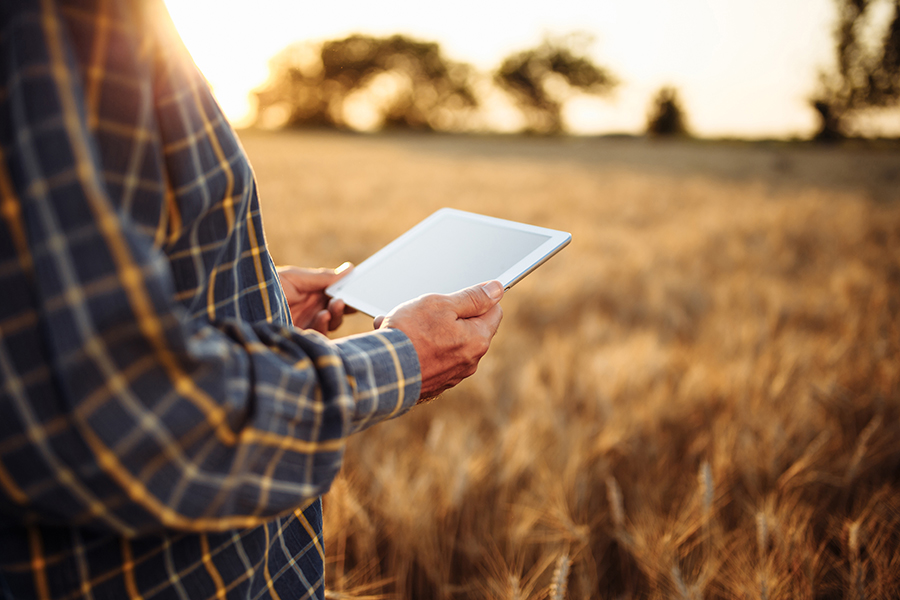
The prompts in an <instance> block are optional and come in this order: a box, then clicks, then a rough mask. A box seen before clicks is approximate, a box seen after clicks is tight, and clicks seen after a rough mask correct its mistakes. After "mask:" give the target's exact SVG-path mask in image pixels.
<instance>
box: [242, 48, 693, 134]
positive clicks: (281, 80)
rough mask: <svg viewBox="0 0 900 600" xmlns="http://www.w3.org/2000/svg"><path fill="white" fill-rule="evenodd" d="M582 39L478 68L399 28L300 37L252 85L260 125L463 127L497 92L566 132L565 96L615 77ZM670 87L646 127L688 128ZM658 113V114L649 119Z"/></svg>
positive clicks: (530, 119)
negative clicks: (257, 85)
mask: <svg viewBox="0 0 900 600" xmlns="http://www.w3.org/2000/svg"><path fill="white" fill-rule="evenodd" d="M589 44H590V40H589V38H587V37H586V36H583V35H568V36H564V37H557V38H546V39H545V40H544V41H543V42H541V43H540V44H539V45H538V46H536V47H534V48H529V49H526V50H522V51H520V52H515V53H513V54H511V55H510V56H507V57H506V58H504V59H503V60H502V61H501V62H500V64H499V65H498V66H497V68H496V69H494V70H493V71H491V72H490V73H482V72H479V71H478V70H477V69H475V68H474V67H472V66H471V65H469V64H466V63H461V62H456V61H453V60H450V59H449V58H447V57H446V56H445V55H444V53H443V51H442V50H441V48H440V46H439V45H438V44H437V43H435V42H428V41H420V40H415V39H412V38H409V37H406V36H402V35H394V36H390V37H373V36H368V35H361V34H356V35H351V36H349V37H347V38H344V39H340V40H330V41H326V42H323V43H320V44H312V43H308V42H302V43H298V44H294V45H292V46H290V47H288V48H286V49H285V50H283V51H282V52H281V53H279V54H278V55H277V56H276V57H275V58H274V59H273V60H272V64H271V68H272V75H271V77H270V79H269V81H268V83H267V84H266V85H265V86H263V87H262V88H261V89H259V90H256V91H255V92H254V94H255V96H256V99H257V107H258V108H257V110H258V123H261V124H269V125H272V124H278V125H281V126H286V127H327V128H336V129H348V130H383V129H398V128H399V129H413V130H425V131H469V130H473V129H478V128H479V127H483V126H484V110H485V104H487V103H488V102H490V99H491V98H492V97H494V98H496V94H498V93H500V94H504V95H505V96H506V98H507V99H508V101H509V103H510V104H511V105H512V106H513V107H515V108H516V109H517V110H518V111H519V113H520V114H521V117H522V122H523V123H524V126H523V129H524V130H525V131H527V132H530V133H536V134H557V133H565V132H566V131H567V126H566V123H565V120H564V118H563V108H564V106H565V103H566V102H567V101H568V100H570V99H571V98H572V97H574V96H575V95H577V94H588V95H593V96H606V95H608V94H609V93H610V92H611V91H612V90H613V89H614V88H615V87H616V85H617V83H618V79H617V78H616V76H615V75H613V74H612V73H611V72H610V70H609V69H608V68H606V67H603V66H600V65H598V64H596V63H595V62H594V61H593V60H592V59H591V58H590V57H589V56H588V54H587V52H586V50H587V47H588V45H589ZM682 112H683V111H682V109H681V107H680V105H679V104H678V99H677V94H676V92H675V91H674V90H673V89H671V88H665V89H663V90H661V92H660V95H659V97H658V98H657V99H656V106H655V107H654V108H653V109H652V110H651V117H650V124H649V126H648V129H649V130H650V131H652V132H654V133H656V134H662V135H665V134H684V133H686V132H687V128H686V126H685V120H684V117H683V114H682ZM652 115H656V116H652Z"/></svg>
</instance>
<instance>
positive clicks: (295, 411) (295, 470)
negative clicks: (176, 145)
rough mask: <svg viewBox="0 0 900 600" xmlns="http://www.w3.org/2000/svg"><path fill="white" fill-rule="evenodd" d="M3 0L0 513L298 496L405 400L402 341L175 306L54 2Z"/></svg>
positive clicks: (200, 527) (166, 269) (163, 515)
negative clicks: (103, 138)
mask: <svg viewBox="0 0 900 600" xmlns="http://www.w3.org/2000/svg"><path fill="white" fill-rule="evenodd" d="M13 4H16V3H13ZM20 4H21V3H20ZM43 5H44V7H45V8H46V6H48V5H49V3H48V2H44V3H43ZM2 10H6V9H2ZM10 13H11V14H2V15H0V17H2V19H0V22H3V23H5V25H4V31H3V35H2V36H0V40H2V42H0V43H2V48H0V62H2V64H0V86H2V94H0V192H2V196H0V198H2V220H0V223H2V230H0V237H2V238H4V239H3V243H0V251H2V252H4V254H3V255H2V256H0V289H2V292H0V294H2V298H0V378H2V381H0V384H2V389H0V394H2V395H0V509H3V512H6V513H7V514H9V512H10V511H12V512H13V513H14V514H18V515H20V516H22V517H25V516H27V517H28V518H29V519H35V518H36V519H38V520H39V521H41V522H46V523H51V524H54V523H56V524H66V525H77V526H81V527H89V528H94V529H100V530H110V531H114V532H117V533H119V534H122V535H135V534H137V533H139V532H146V531H152V530H155V529H158V528H160V527H165V528H172V529H181V530H189V531H221V530H226V529H235V528H243V527H251V526H255V525H258V524H260V523H262V522H265V521H268V520H270V519H271V518H272V517H273V516H275V515H279V514H282V513H286V512H289V511H293V510H296V509H297V508H301V507H303V506H304V505H306V504H308V503H309V502H311V501H313V500H314V499H315V498H316V497H318V496H319V495H321V494H322V493H324V492H325V491H326V490H327V489H328V487H329V485H330V483H331V481H332V479H333V478H334V476H335V475H336V473H337V472H338V470H339V468H340V464H341V458H342V453H343V450H344V446H345V443H346V439H347V437H348V436H349V435H350V434H352V433H354V432H356V431H360V430H362V429H364V428H365V427H367V426H369V425H371V424H374V423H377V422H380V421H383V420H385V419H387V418H390V417H393V416H396V415H399V414H401V413H403V412H404V411H406V410H408V409H409V408H410V407H411V406H412V405H413V404H415V402H416V400H417V398H418V395H419V391H420V386H421V383H420V373H419V364H418V359H417V357H416V353H415V350H414V348H413V346H412V344H411V342H410V341H409V339H408V338H407V337H406V336H405V335H404V334H403V333H402V332H400V331H397V330H383V331H376V332H371V333H368V334H363V335H358V336H352V337H348V338H344V339H340V340H337V341H331V340H329V339H328V338H326V337H325V336H322V335H320V334H318V333H315V332H306V331H301V330H298V329H295V328H292V327H290V326H286V325H279V324H276V323H272V322H266V321H264V320H262V321H259V322H249V321H247V320H245V319H240V318H227V317H226V318H211V319H204V318H199V319H198V318H195V315H193V314H190V313H189V311H187V310H186V309H185V307H184V306H183V305H182V304H181V303H179V302H178V301H176V296H177V293H176V289H175V287H174V285H173V272H172V266H171V261H170V260H169V257H168V256H167V255H166V254H165V253H164V252H163V251H162V250H161V248H160V244H159V240H158V239H157V237H158V236H156V231H157V230H155V229H153V228H148V227H147V226H146V225H145V224H142V223H141V221H140V219H139V218H137V217H135V216H134V215H135V214H137V212H138V210H139V208H140V207H138V208H132V207H128V206H125V205H123V203H122V199H121V193H120V189H119V188H117V187H115V186H114V185H112V184H111V183H110V182H111V181H115V178H113V177H112V176H111V175H110V173H108V172H105V170H107V169H108V168H109V167H108V162H109V161H106V162H104V161H103V160H101V158H100V156H101V151H100V150H99V149H98V144H97V137H96V132H97V129H98V128H97V125H96V123H92V122H91V121H92V112H91V105H90V99H91V98H90V95H91V89H90V77H89V75H90V73H87V74H85V73H83V72H81V71H80V70H79V67H78V66H77V65H76V64H75V63H74V59H73V58H72V55H71V52H69V51H68V50H67V46H66V44H67V43H68V41H71V40H69V38H67V34H64V33H65V32H63V31H61V25H60V20H59V15H58V14H57V13H55V12H54V11H53V10H49V11H48V10H44V11H43V12H42V13H38V12H31V13H28V12H27V11H26V12H25V13H21V14H12V13H14V11H12V10H10ZM77 17H78V15H75V17H73V18H75V19H77ZM67 40H68V41H67ZM86 99H87V100H86ZM103 101H104V99H103V98H100V100H99V102H101V103H102V102H103ZM151 112H152V111H151ZM151 116H152V114H151ZM144 141H147V144H145V146H144V147H145V149H146V152H153V151H155V152H158V153H162V151H163V149H162V147H161V145H160V144H159V143H156V144H154V143H151V142H152V141H153V140H144ZM144 158H146V157H144ZM159 160H160V161H164V159H163V158H159ZM144 162H146V161H144ZM142 164H143V163H142ZM127 175H128V173H127V172H126V173H125V183H127ZM126 187H127V186H126ZM122 189H124V188H122ZM165 193H166V192H165V190H164V189H160V190H159V194H158V203H159V205H160V206H163V205H165V204H166V202H167V201H169V199H167V198H166V197H165ZM151 195H152V194H151ZM144 208H146V207H144ZM141 210H143V209H141ZM260 243H261V244H264V241H261V242H260ZM246 251H247V250H244V251H243V252H246ZM249 252H250V254H251V255H252V254H253V249H250V250H249ZM257 253H258V249H257ZM251 258H252V256H251ZM266 258H268V255H266ZM276 281H277V279H276ZM259 285H261V286H264V285H267V282H266V280H262V281H261V282H260V284H259ZM268 285H273V284H272V283H271V282H268ZM276 285H277V284H276Z"/></svg>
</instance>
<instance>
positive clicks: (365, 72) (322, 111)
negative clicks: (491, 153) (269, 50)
mask: <svg viewBox="0 0 900 600" xmlns="http://www.w3.org/2000/svg"><path fill="white" fill-rule="evenodd" d="M271 71H272V74H271V76H270V78H269V81H268V82H267V83H266V85H265V86H263V87H262V88H261V89H259V90H257V91H255V92H254V94H255V96H256V99H257V106H258V118H257V121H258V122H265V121H266V120H268V118H269V117H270V115H269V113H272V112H274V113H280V116H281V118H280V119H277V120H280V121H282V122H283V125H285V126H289V127H304V126H305V127H310V126H311V127H316V126H320V127H322V126H324V127H336V128H339V129H348V128H349V129H358V128H360V124H361V123H362V124H363V128H369V129H380V128H384V127H400V128H411V129H424V130H436V129H437V130H452V129H458V128H460V121H461V120H462V119H463V118H464V113H465V110H466V109H473V108H475V107H477V105H478V100H477V97H476V96H475V94H474V92H473V90H472V86H471V79H472V69H471V67H469V66H468V65H466V64H461V63H455V62H452V61H449V60H447V59H446V58H445V57H444V56H443V54H442V52H441V49H440V46H438V44H436V43H433V42H421V41H417V40H413V39H410V38H407V37H404V36H402V35H394V36H391V37H388V38H376V37H371V36H366V35H358V34H357V35H351V36H350V37H347V38H345V39H341V40H333V41H327V42H324V43H323V44H321V46H319V47H318V48H317V47H316V46H311V45H309V44H299V45H293V46H290V47H288V48H286V49H285V50H283V51H282V52H280V53H279V54H278V55H277V56H276V57H275V58H274V59H273V60H272V64H271ZM350 106H352V107H353V108H355V109H356V115H355V117H356V118H354V115H353V114H348V108H349V107H350ZM350 112H352V111H350ZM360 115H361V116H360Z"/></svg>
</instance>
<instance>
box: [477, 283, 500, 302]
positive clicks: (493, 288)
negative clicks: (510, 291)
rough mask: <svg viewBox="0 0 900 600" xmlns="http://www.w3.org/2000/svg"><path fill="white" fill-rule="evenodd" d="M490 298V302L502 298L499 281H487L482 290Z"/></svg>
mask: <svg viewBox="0 0 900 600" xmlns="http://www.w3.org/2000/svg"><path fill="white" fill-rule="evenodd" d="M482 289H483V290H484V291H485V293H486V294H487V295H488V296H490V297H491V300H499V299H500V298H502V297H503V284H502V283H500V282H499V281H489V282H488V283H486V284H484V287H483V288H482Z"/></svg>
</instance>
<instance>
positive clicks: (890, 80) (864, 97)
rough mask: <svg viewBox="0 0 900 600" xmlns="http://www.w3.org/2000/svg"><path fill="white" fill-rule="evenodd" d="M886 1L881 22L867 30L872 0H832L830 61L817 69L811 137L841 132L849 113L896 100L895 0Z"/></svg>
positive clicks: (899, 18) (899, 62)
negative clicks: (876, 31) (875, 31)
mask: <svg viewBox="0 0 900 600" xmlns="http://www.w3.org/2000/svg"><path fill="white" fill-rule="evenodd" d="M888 1H890V2H891V3H892V4H893V9H892V15H891V17H890V19H889V21H888V24H887V27H886V29H885V30H884V31H883V32H882V33H881V35H880V36H877V35H876V36H872V35H871V31H872V27H873V23H872V22H871V21H872V15H873V14H874V13H875V11H874V10H872V6H874V5H875V4H877V1H873V0H835V2H836V4H837V7H838V23H837V27H836V28H835V30H834V38H835V58H836V67H835V69H834V70H832V71H830V72H829V71H822V72H821V73H820V74H819V89H818V91H817V92H816V94H815V95H814V97H813V98H812V99H811V101H810V102H811V105H812V107H813V108H814V109H815V111H816V112H817V113H818V116H819V131H818V132H817V133H816V135H815V138H816V139H818V140H833V139H839V138H841V137H844V136H846V135H847V134H848V133H849V130H848V128H849V121H850V120H851V118H852V117H853V116H854V115H857V114H860V113H861V112H863V111H866V110H870V109H875V108H888V107H892V106H896V105H897V104H898V102H900V0H888ZM867 34H869V35H867ZM873 38H874V39H875V41H871V40H872V39H873Z"/></svg>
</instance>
